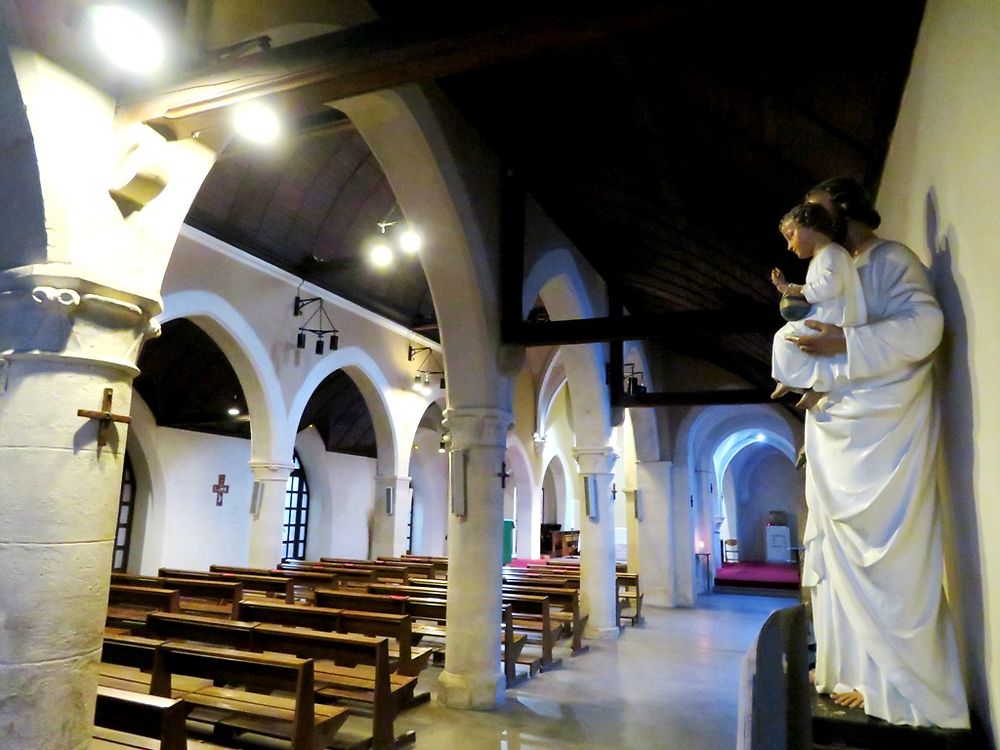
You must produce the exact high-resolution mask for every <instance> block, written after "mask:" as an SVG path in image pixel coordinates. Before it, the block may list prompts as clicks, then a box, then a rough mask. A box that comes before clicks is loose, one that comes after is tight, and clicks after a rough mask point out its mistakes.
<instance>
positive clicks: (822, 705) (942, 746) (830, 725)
mask: <svg viewBox="0 0 1000 750" xmlns="http://www.w3.org/2000/svg"><path fill="white" fill-rule="evenodd" d="M813 696H814V697H813V706H812V710H813V719H812V732H813V745H814V747H815V748H816V750H827V748H829V749H830V750H833V749H834V748H836V750H854V749H859V750H860V749H861V748H864V749H866V750H867V749H868V748H871V750H878V749H880V748H897V747H898V748H904V747H905V748H906V750H974V748H981V747H985V745H984V744H983V743H982V742H981V741H979V740H977V738H976V736H975V735H974V734H973V732H971V731H970V730H968V729H933V728H929V727H908V726H900V725H897V724H889V723H887V722H885V721H882V720H881V719H874V718H872V717H871V716H868V715H866V714H865V712H864V709H861V708H844V707H843V706H838V705H837V704H835V703H834V702H833V701H832V700H830V698H829V697H828V696H825V695H818V694H816V693H813Z"/></svg>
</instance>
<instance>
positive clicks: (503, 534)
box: [0, 0, 1000, 750]
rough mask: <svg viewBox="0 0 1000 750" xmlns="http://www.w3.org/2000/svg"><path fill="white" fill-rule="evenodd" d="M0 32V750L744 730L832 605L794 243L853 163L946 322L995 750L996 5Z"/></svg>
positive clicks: (179, 8) (14, 4)
mask: <svg viewBox="0 0 1000 750" xmlns="http://www.w3.org/2000/svg"><path fill="white" fill-rule="evenodd" d="M109 20H110V21H116V22H131V21H136V20H137V21H138V22H139V23H140V25H139V26H136V27H128V28H126V27H114V28H113V29H112V30H111V31H110V32H106V33H104V34H103V35H102V26H101V24H102V23H103V22H105V21H109ZM0 21H2V24H3V32H4V35H3V43H4V54H3V55H2V56H0V122H2V123H3V128H2V129H0V140H2V155H0V191H2V196H3V199H2V200H0V466H2V467H3V470H2V472H0V477H2V481H0V514H2V522H0V568H2V569H3V570H4V571H5V573H6V575H5V576H3V577H2V580H0V725H2V726H3V727H4V733H5V735H6V737H7V739H6V740H5V741H3V742H0V745H3V746H4V747H10V748H12V750H21V749H22V748H23V749H25V750H82V749H83V748H113V749H117V750H121V748H128V747H143V748H148V747H155V748H163V749H164V750H176V748H184V747H190V748H194V747H204V748H212V747H279V748H287V747H292V748H320V747H358V748H361V747H370V748H373V749H374V750H386V749H387V748H394V747H416V748H430V747H454V748H458V749H459V750H461V748H465V747H468V748H484V749H485V748H501V749H507V748H509V749H510V750H514V749H515V748H518V749H522V750H556V748H578V750H591V749H593V748H597V747H605V748H611V747H615V748H618V747H620V748H629V749H631V748H644V747H652V746H654V743H655V742H656V741H657V739H658V738H659V739H660V740H661V742H663V743H664V744H663V746H669V747H674V746H676V747H685V748H694V749H696V750H697V749H699V748H710V747H729V746H736V743H737V741H738V739H739V738H742V737H743V733H744V728H743V726H742V725H741V724H740V722H742V721H744V720H745V718H746V715H747V713H746V707H745V706H743V705H738V702H739V701H740V700H742V697H743V692H742V691H743V686H742V685H741V671H740V670H741V663H742V659H743V657H744V653H745V652H746V651H747V649H748V648H750V647H751V645H752V644H753V643H754V639H755V638H756V636H757V633H758V631H759V630H760V628H761V626H762V624H763V623H764V621H765V619H766V618H768V616H769V615H770V614H771V613H772V612H773V611H775V610H778V609H781V608H784V607H788V606H789V605H793V604H796V603H797V602H798V601H799V600H800V599H801V600H803V601H804V600H805V598H806V597H804V595H803V594H802V589H801V585H800V584H801V578H800V570H801V568H800V566H801V562H802V555H801V553H802V544H803V538H804V535H805V534H806V522H807V510H806V497H805V496H806V487H805V484H806V480H805V472H804V471H803V470H802V469H801V466H800V463H801V462H800V455H799V453H800V449H802V447H803V442H804V417H803V412H802V411H801V410H800V409H797V408H796V407H795V399H794V398H790V397H786V398H784V399H781V400H773V399H772V398H771V391H772V389H773V387H774V381H773V380H772V378H771V346H772V337H773V336H774V332H775V331H776V330H777V329H778V328H779V327H780V326H781V325H782V323H783V322H784V321H783V320H782V318H781V316H780V314H779V310H778V301H779V297H780V295H779V294H778V293H777V292H776V291H775V289H774V287H773V286H772V284H771V282H770V281H769V275H770V272H771V269H772V268H775V267H778V268H781V269H783V270H784V272H785V274H786V275H787V276H788V277H789V279H795V280H800V279H802V278H804V276H805V273H806V263H805V262H803V261H801V260H798V259H796V258H794V257H793V256H792V255H791V254H790V253H789V252H788V250H787V249H786V243H785V241H784V239H783V238H782V235H781V234H780V233H779V231H778V222H779V219H781V217H782V216H783V215H784V213H785V212H786V211H787V210H788V209H789V208H790V207H792V206H793V205H795V204H796V203H798V202H799V201H801V200H802V199H803V196H804V194H805V193H806V191H807V190H808V189H809V188H810V187H811V186H812V185H814V184H816V183H818V182H820V181H821V180H823V179H826V178H829V177H837V176H850V177H853V178H855V179H857V180H858V181H859V182H860V183H861V184H863V185H864V186H865V187H866V188H867V189H868V190H869V192H870V193H871V195H872V197H873V199H874V202H875V206H876V207H877V209H878V211H879V212H880V213H881V216H882V226H881V227H880V228H879V230H878V231H879V235H880V236H884V237H891V238H893V239H897V240H899V241H900V242H903V243H905V244H906V245H907V246H909V247H910V248H911V249H912V250H913V251H914V252H915V253H916V255H917V256H918V257H919V259H920V260H921V261H922V263H923V264H924V265H925V266H926V267H927V269H928V273H929V277H930V279H931V282H932V284H933V288H934V292H935V294H936V296H937V299H938V302H939V304H940V307H941V309H942V311H943V314H944V336H943V340H942V343H941V345H940V347H939V349H938V351H937V354H936V360H935V365H934V366H935V370H934V385H935V389H936V391H935V392H936V396H937V408H938V410H939V414H940V425H941V427H940V429H941V446H940V450H939V452H938V453H939V454H938V459H937V466H936V468H937V483H938V488H937V489H938V497H939V513H940V522H941V525H942V528H943V538H944V573H945V575H944V580H943V581H942V585H943V587H944V591H945V595H946V598H947V601H948V606H949V609H950V616H951V618H952V620H953V622H954V628H955V632H956V636H957V640H958V656H959V659H960V668H961V675H962V680H963V683H964V688H965V692H966V695H967V698H968V704H969V712H970V720H971V725H972V735H973V737H974V738H975V739H974V742H975V743H977V744H974V745H969V746H970V747H971V746H975V747H995V746H996V743H995V737H994V734H995V731H994V725H995V723H996V721H997V717H998V716H1000V698H998V691H1000V667H998V665H997V664H996V663H995V662H994V660H993V658H992V657H993V655H994V652H993V648H994V647H995V645H996V644H997V643H998V642H1000V631H998V633H997V634H995V633H994V631H993V625H994V623H993V618H992V614H993V612H994V611H998V606H1000V605H998V604H997V602H994V601H993V599H992V595H991V588H990V584H989V581H990V579H991V575H990V571H991V570H993V569H996V570H997V571H998V574H1000V552H998V551H997V549H996V547H995V546H994V545H992V544H990V543H989V539H991V538H992V536H993V535H992V531H993V529H994V528H997V530H998V533H1000V511H998V510H997V507H996V505H997V504H996V503H995V502H993V501H992V490H991V488H992V487H994V486H997V484H998V483H1000V462H996V461H992V460H987V459H989V457H990V456H992V455H994V448H996V449H997V450H998V451H1000V427H998V426H996V425H994V424H993V423H992V422H991V421H990V420H988V419H986V418H985V417H986V415H988V414H990V413H993V409H994V408H997V409H1000V395H998V393H997V391H996V389H994V388H991V387H988V383H989V382H991V381H989V379H988V378H987V377H986V376H987V374H988V373H989V372H990V371H992V370H993V369H994V368H995V367H997V366H1000V347H998V345H997V337H996V336H995V335H994V334H993V330H992V329H993V325H992V324H993V323H994V322H997V321H1000V308H998V307H997V304H996V299H997V297H996V294H995V293H994V291H993V289H994V288H993V283H994V279H993V273H994V272H995V265H994V262H995V259H994V257H993V255H991V253H993V252H995V243H996V237H997V236H998V234H1000V218H998V216H1000V214H998V213H997V211H996V205H997V202H998V201H1000V178H998V177H997V175H998V174H1000V145H998V144H1000V142H998V140H997V138H996V137H995V133H996V131H997V128H998V127H1000V98H998V97H997V96H996V91H995V88H996V86H995V81H996V80H997V78H998V76H1000V45H998V40H1000V6H998V5H995V4H990V3H981V2H976V0H947V1H946V0H927V2H912V3H907V4H905V5H904V4H898V3H896V4H893V3H866V2H860V1H855V0H847V1H845V2H843V3H840V4H838V5H836V6H824V7H812V6H809V7H803V6H802V5H801V4H792V3H786V2H776V3H768V4H745V3H741V4H736V3H730V2H722V0H718V1H716V0H711V1H708V2H698V3H695V2H688V1H687V0H683V1H678V2H673V3H661V2H651V1H650V0H627V1H626V2H624V3H615V4H612V5H611V6H609V5H608V4H600V3H583V4H580V3H565V2H553V3H541V4H537V5H534V6H532V7H530V8H526V9H521V8H515V7H512V6H510V5H509V4H502V3H488V4H486V6H485V7H483V8H477V9H476V11H475V12H473V10H472V9H471V8H466V7H464V6H460V5H456V4H448V3H439V2H434V1H433V0H419V1H417V2H398V1H397V0H368V1H366V0H282V2H280V3H278V2H269V3H266V2H248V0H159V1H158V2H152V1H149V0H115V2H111V0H107V1H105V0H5V2H4V3H3V11H2V16H0ZM143 23H145V24H148V25H145V26H144V25H141V24H143ZM147 32H148V33H150V34H151V36H148V37H147V36H144V35H145V34H146V33H147ZM104 44H107V45H109V46H110V47H115V45H118V46H120V47H121V49H120V50H119V52H118V54H119V57H118V58H116V59H111V58H110V56H109V55H110V54H111V53H110V51H109V49H106V48H105V47H104V46H103V45H104ZM147 53H152V54H151V55H150V56H151V57H153V58H156V57H157V53H158V56H159V59H158V60H156V64H154V63H150V64H149V67H148V68H145V67H144V61H145V58H146V55H147ZM241 118H243V119H242V120H241ZM244 128H246V129H244ZM991 247H994V250H991V249H990V248H991ZM980 287H983V288H980ZM987 287H989V289H986V288H987ZM302 610H308V612H307V613H306V614H302ZM446 610H447V616H445V612H446ZM998 616H1000V611H998ZM300 617H302V618H310V619H298V618H300ZM291 626H294V630H293V628H292V627H291ZM998 628H1000V625H998ZM994 635H997V638H996V639H995V638H994ZM192 644H193V645H192ZM205 644H207V645H205ZM237 652H239V653H240V654H243V653H244V652H246V654H244V655H243V656H241V657H239V659H238V658H237ZM312 657H315V658H312ZM240 659H244V661H240ZM314 661H315V664H314ZM237 664H238V666H234V665H237ZM234 670H235V671H234ZM240 670H246V672H245V673H244V672H243V671H240ZM314 670H315V675H314ZM231 673H232V674H231ZM227 675H228V676H229V677H230V679H226V676H227ZM171 676H172V677H173V680H172V681H171ZM143 680H145V681H143ZM241 680H242V682H241ZM213 682H214V683H215V684H214V685H213ZM237 683H239V684H241V685H242V687H233V686H234V685H236V684H237ZM314 683H315V684H314ZM226 685H228V687H225V686H226ZM303 685H305V687H303ZM244 687H246V688H247V689H246V690H244V689H243V688H244ZM313 688H315V690H314V689H313ZM995 688H996V689H995ZM139 694H141V698H142V700H141V701H140V699H139V698H137V697H135V696H136V695H139ZM236 704H239V705H240V706H243V708H236V707H234V706H236ZM251 704H252V705H253V706H254V707H255V708H253V709H250V708H247V707H246V706H249V705H251ZM262 706H263V708H261V707H262ZM95 712H96V716H97V726H96V727H95ZM122 716H125V717H127V720H121V717H122ZM304 716H305V717H306V718H303V717H304ZM115 717H117V718H115ZM359 719H360V720H359ZM150 726H154V727H155V728H154V729H153V730H152V731H150V730H149V727H150ZM206 727H207V729H206ZM275 727H277V728H275ZM358 736H360V737H361V739H360V740H358V739H357V737H358ZM671 737H672V738H674V740H675V743H676V744H671V743H670V741H669V738H671ZM739 741H740V742H742V741H743V740H742V739H739ZM5 743H6V744H5ZM807 746H808V747H813V745H812V743H810V744H808V745H801V746H800V745H795V744H794V743H793V742H792V741H791V740H789V741H788V744H782V745H780V747H787V748H794V747H807ZM831 746H833V745H832V744H831ZM839 746H841V747H848V746H850V747H868V746H869V745H860V744H859V745H839ZM914 746H916V745H914ZM931 746H933V747H937V746H938V745H928V747H931ZM940 746H941V747H944V746H947V745H940ZM740 747H748V745H743V744H741V745H740ZM771 747H775V748H777V747H779V745H778V744H774V745H771ZM815 747H817V748H818V747H826V745H822V744H821V743H820V741H819V739H817V744H816V745H815Z"/></svg>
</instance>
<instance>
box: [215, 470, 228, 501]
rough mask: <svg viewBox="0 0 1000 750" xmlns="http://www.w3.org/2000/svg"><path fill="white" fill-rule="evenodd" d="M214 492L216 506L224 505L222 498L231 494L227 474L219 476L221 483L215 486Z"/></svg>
mask: <svg viewBox="0 0 1000 750" xmlns="http://www.w3.org/2000/svg"><path fill="white" fill-rule="evenodd" d="M212 492H214V493H215V504H216V505H222V496H223V495H225V494H226V493H227V492H229V485H228V484H226V475H225V474H219V481H218V483H217V484H215V485H213V487H212Z"/></svg>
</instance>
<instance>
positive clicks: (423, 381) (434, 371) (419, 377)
mask: <svg viewBox="0 0 1000 750" xmlns="http://www.w3.org/2000/svg"><path fill="white" fill-rule="evenodd" d="M418 354H423V355H424V356H423V357H422V358H421V359H420V364H419V365H418V366H417V374H416V375H414V376H413V390H415V391H416V392H417V393H421V394H423V395H424V396H430V395H431V394H432V393H433V392H434V390H433V389H432V388H431V375H440V376H441V379H440V380H439V381H438V386H439V387H440V389H441V390H442V391H443V390H444V389H445V379H444V368H443V367H442V366H441V363H440V362H439V361H438V358H437V355H436V354H435V353H434V350H433V349H431V348H430V347H429V346H413V345H412V344H408V345H407V347H406V361H407V362H412V361H413V360H414V359H415V358H416V356H417V355H418Z"/></svg>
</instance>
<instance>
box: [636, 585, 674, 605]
mask: <svg viewBox="0 0 1000 750" xmlns="http://www.w3.org/2000/svg"><path fill="white" fill-rule="evenodd" d="M642 591H643V603H644V604H646V605H652V606H654V607H673V606H674V596H673V592H671V591H670V590H669V589H668V588H667V587H666V586H653V587H649V586H646V585H645V584H643V587H642Z"/></svg>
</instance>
